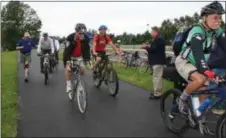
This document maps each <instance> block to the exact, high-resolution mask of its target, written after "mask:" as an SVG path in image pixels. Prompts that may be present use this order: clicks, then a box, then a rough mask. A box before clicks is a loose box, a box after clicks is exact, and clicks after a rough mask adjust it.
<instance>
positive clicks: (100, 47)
mask: <svg viewBox="0 0 226 138" xmlns="http://www.w3.org/2000/svg"><path fill="white" fill-rule="evenodd" d="M107 29H108V28H107V26H106V25H101V26H100V27H99V34H97V35H95V36H94V38H93V47H92V50H93V55H94V56H95V57H96V61H95V63H94V65H93V66H92V67H91V69H92V70H93V71H94V75H95V73H96V72H95V68H96V67H97V65H98V64H99V63H100V62H101V60H102V59H104V57H105V54H106V51H105V48H106V45H107V44H108V45H110V46H111V47H112V48H113V49H114V51H115V52H116V53H117V54H120V52H119V51H118V50H117V48H116V46H115V45H114V44H113V43H112V40H111V39H110V37H109V36H108V35H107V34H106V31H107Z"/></svg>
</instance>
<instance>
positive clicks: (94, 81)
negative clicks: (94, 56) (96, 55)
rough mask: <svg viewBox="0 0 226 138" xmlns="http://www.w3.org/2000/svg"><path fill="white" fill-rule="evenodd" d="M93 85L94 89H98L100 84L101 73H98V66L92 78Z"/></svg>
mask: <svg viewBox="0 0 226 138" xmlns="http://www.w3.org/2000/svg"><path fill="white" fill-rule="evenodd" d="M93 84H94V86H95V87H96V88H100V86H101V84H102V80H101V72H100V68H99V66H98V72H97V73H96V75H95V77H94V76H93Z"/></svg>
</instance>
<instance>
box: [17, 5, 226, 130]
mask: <svg viewBox="0 0 226 138" xmlns="http://www.w3.org/2000/svg"><path fill="white" fill-rule="evenodd" d="M224 13H225V10H224V8H223V6H222V5H221V4H220V3H219V2H212V3H210V4H208V5H206V6H205V7H203V8H202V10H201V18H202V22H201V23H199V25H196V26H193V27H192V29H191V30H190V31H189V34H188V36H187V38H186V42H185V43H184V44H183V46H182V49H181V51H180V53H179V55H177V57H176V60H175V67H176V69H177V71H178V73H179V74H180V76H181V77H182V78H183V79H184V80H186V81H187V82H189V83H188V85H187V86H186V88H185V90H184V92H183V93H182V94H181V96H180V100H179V110H180V112H181V113H182V114H188V107H187V98H188V97H189V96H190V94H191V93H192V92H194V91H197V90H199V89H200V88H202V89H203V86H205V85H207V84H206V82H207V81H208V80H213V79H214V78H217V77H216V76H218V75H225V72H226V71H225V68H224V69H223V72H222V69H221V72H220V73H219V70H220V67H219V69H217V68H215V69H214V70H212V69H211V68H210V67H209V66H208V64H207V61H208V59H209V55H210V53H211V50H212V49H213V46H214V45H215V44H214V43H215V42H216V41H217V42H218V43H219V44H221V46H220V47H222V48H221V49H222V51H224V53H225V54H226V39H225V32H224V31H223V30H222V29H221V28H220V26H221V21H222V17H221V16H222V15H223V14H224ZM107 29H108V28H107V26H106V25H101V26H100V27H99V33H98V34H96V35H95V36H94V38H93V44H92V45H93V46H92V49H91V48H90V41H89V40H90V39H89V37H88V36H87V35H86V31H87V28H86V25H85V24H84V23H77V24H76V26H75V32H73V33H71V34H70V35H68V36H67V38H66V41H67V43H66V46H65V49H64V52H63V63H64V67H65V78H66V92H70V91H71V90H72V84H71V83H72V82H71V81H70V80H71V78H70V77H71V75H70V73H71V69H70V59H71V57H73V58H77V59H83V61H89V60H90V57H91V54H92V55H93V56H94V57H95V63H94V65H93V66H92V67H91V68H90V69H91V70H92V71H93V76H95V75H96V70H95V69H96V67H97V65H98V64H99V63H100V62H101V61H102V60H103V59H104V57H105V56H104V55H105V54H106V49H105V48H106V45H107V44H108V45H110V46H111V47H112V48H113V50H114V51H115V53H117V54H118V55H122V54H123V52H122V50H121V49H120V48H119V46H118V45H115V44H114V43H113V42H112V40H111V39H110V37H109V36H108V35H107V34H106V31H107ZM28 36H29V34H27V33H26V34H25V37H24V39H23V40H20V41H19V42H18V44H17V46H18V48H19V49H21V51H22V53H23V54H22V55H23V57H22V58H23V59H24V68H25V70H27V69H28V68H29V62H30V59H31V58H30V55H29V53H30V52H31V47H32V46H34V43H33V42H32V41H31V40H27V37H28ZM117 43H120V41H118V42H117ZM217 46H218V45H217ZM37 51H38V53H42V54H43V53H46V52H48V53H51V54H55V53H56V52H57V51H59V48H58V49H57V50H56V49H55V47H54V46H53V40H52V39H51V38H49V37H48V34H47V33H44V34H43V38H41V39H40V41H39V44H38V50H37ZM90 51H91V52H90ZM27 53H28V55H26V54H27ZM56 55H57V54H56ZM57 59H58V58H57ZM153 60H154V59H153ZM42 62H43V59H42V58H41V59H40V63H41V64H40V66H41V72H42ZM80 67H81V72H82V74H84V73H85V64H84V63H81V64H80ZM26 72H27V71H26ZM25 80H26V81H27V76H26V75H25ZM215 83H217V79H215ZM205 98H206V96H205V95H201V96H200V103H202V102H203V101H204V100H205ZM202 123H203V120H200V126H201V127H200V131H201V132H202V131H203V130H202V129H204V128H203V127H202Z"/></svg>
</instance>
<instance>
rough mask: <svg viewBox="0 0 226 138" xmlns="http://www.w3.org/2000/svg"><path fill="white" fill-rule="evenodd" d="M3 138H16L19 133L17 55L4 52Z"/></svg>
mask: <svg viewBox="0 0 226 138" xmlns="http://www.w3.org/2000/svg"><path fill="white" fill-rule="evenodd" d="M1 54H2V64H1V65H2V72H1V74H2V77H1V79H2V85H1V86H2V92H1V93H2V94H1V95H2V102H1V103H2V110H1V112H2V123H1V125H2V126H1V131H2V135H1V136H2V137H15V136H16V133H17V109H18V108H17V59H16V58H17V55H16V52H15V51H14V52H2V53H1Z"/></svg>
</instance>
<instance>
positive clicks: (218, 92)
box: [189, 85, 226, 119]
mask: <svg viewBox="0 0 226 138" xmlns="http://www.w3.org/2000/svg"><path fill="white" fill-rule="evenodd" d="M199 95H209V96H211V95H214V96H216V99H215V100H214V101H212V103H211V104H210V105H209V106H208V107H207V108H206V109H205V111H204V112H202V113H201V115H200V116H199V117H196V119H199V118H202V117H203V116H204V115H205V114H206V113H207V112H208V111H209V110H210V109H212V108H213V106H215V105H217V104H220V103H222V102H223V101H224V100H226V88H225V86H224V85H219V86H218V87H217V88H211V89H206V90H199V91H197V92H194V93H191V95H190V96H189V101H190V102H191V98H192V97H193V96H199ZM189 107H190V109H194V108H193V106H192V104H189ZM192 115H193V116H194V112H193V110H192Z"/></svg>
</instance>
